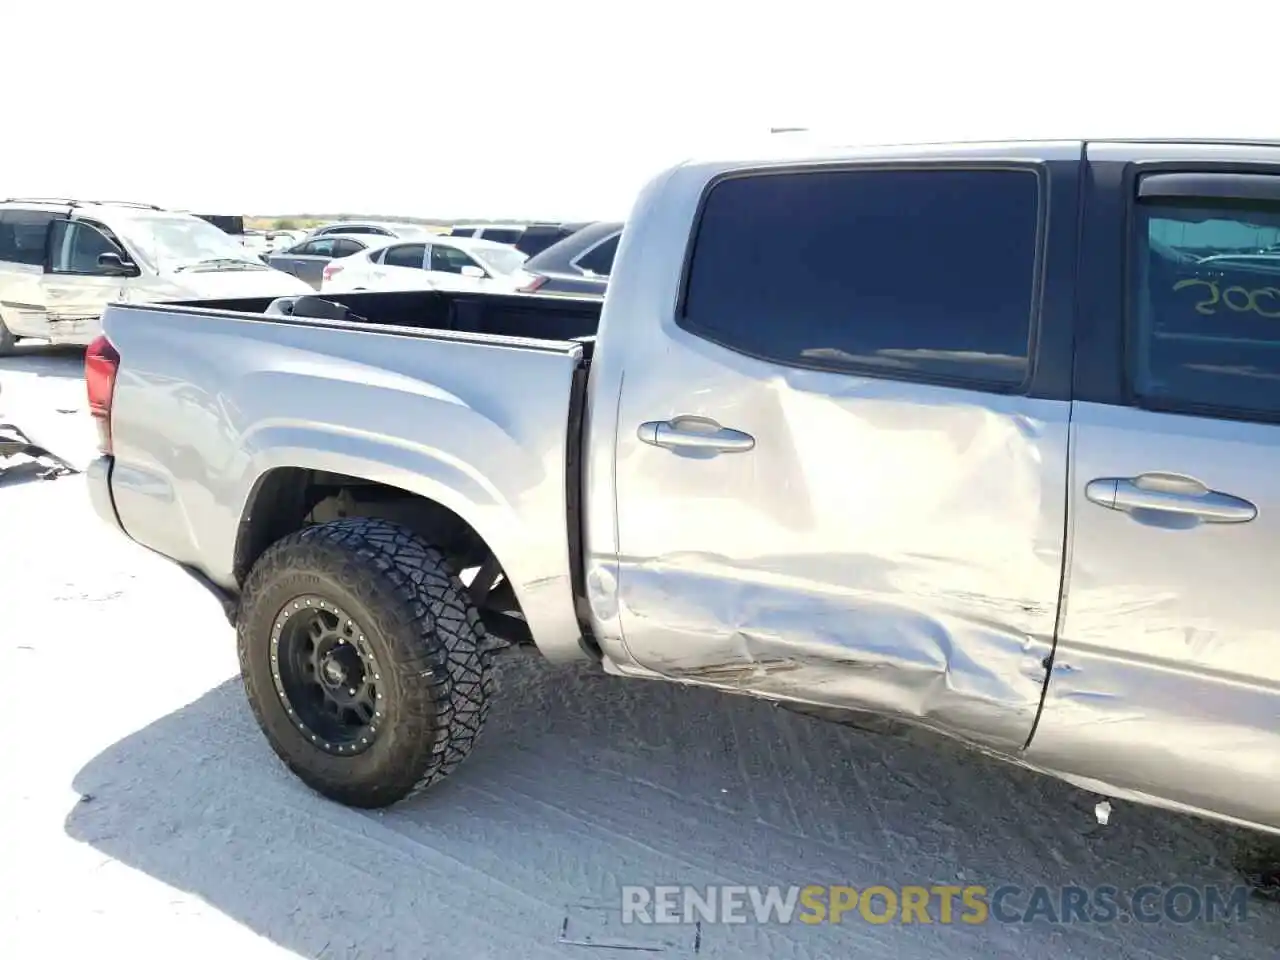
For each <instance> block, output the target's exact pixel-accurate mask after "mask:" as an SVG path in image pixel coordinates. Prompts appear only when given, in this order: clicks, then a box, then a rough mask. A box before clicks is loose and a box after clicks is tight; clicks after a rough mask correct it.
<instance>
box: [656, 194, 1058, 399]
mask: <svg viewBox="0 0 1280 960" xmlns="http://www.w3.org/2000/svg"><path fill="white" fill-rule="evenodd" d="M1039 189H1040V187H1039V180H1038V178H1037V176H1036V175H1035V174H1034V173H1033V172H1031V171H1029V170H1028V171H1023V170H979V169H970V170H954V169H953V170H902V169H899V170H847V171H822V172H796V173H787V174H767V175H766V174H761V175H755V176H746V177H736V178H733V179H728V180H725V181H723V182H721V183H719V184H717V185H716V186H715V187H714V188H713V189H712V190H711V192H710V194H709V195H708V197H707V200H706V202H705V204H704V208H703V213H702V217H701V220H700V222H699V226H698V232H697V239H696V243H695V248H694V252H693V257H692V261H691V267H690V273H689V280H688V284H687V289H686V294H685V302H684V309H683V315H682V318H681V324H682V325H683V326H685V327H686V328H687V329H688V330H690V331H691V332H693V333H696V334H698V335H700V336H702V337H705V338H706V339H708V340H712V341H714V342H716V343H719V344H721V345H723V346H726V347H729V348H730V349H734V350H738V351H740V352H742V353H747V354H750V355H752V356H755V357H759V358H762V359H765V360H769V361H773V362H777V363H781V364H786V365H791V366H802V367H815V368H820V369H832V370H837V371H848V372H865V373H868V374H872V375H875V374H877V373H880V374H883V375H886V376H891V377H897V378H912V377H919V378H923V379H927V380H940V381H942V382H950V381H965V382H977V383H983V384H988V385H991V386H993V387H996V388H1009V387H1012V386H1015V385H1017V384H1021V383H1023V382H1024V381H1025V380H1026V379H1027V375H1028V371H1029V354H1030V350H1029V341H1030V334H1031V327H1032V315H1033V295H1034V289H1035V265H1036V261H1037V238H1038V233H1039V229H1038V224H1039V209H1038V208H1039Z"/></svg>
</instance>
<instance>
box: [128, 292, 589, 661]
mask: <svg viewBox="0 0 1280 960" xmlns="http://www.w3.org/2000/svg"><path fill="white" fill-rule="evenodd" d="M104 320H105V327H106V333H107V335H108V336H109V337H110V339H111V341H112V342H113V343H114V344H115V345H116V347H117V349H118V350H119V352H120V355H121V365H120V373H119V378H118V381H117V386H116V394H115V401H114V405H113V417H112V427H113V438H114V452H115V466H114V469H113V472H112V492H113V494H114V498H115V504H116V508H117V510H118V512H119V516H120V521H121V524H122V526H123V527H124V529H125V530H126V531H127V532H128V534H129V535H130V536H131V537H132V538H133V539H135V540H137V541H139V542H140V543H142V544H144V545H145V546H148V547H150V548H152V549H154V550H156V551H158V552H160V553H162V554H164V555H166V556H168V557H170V558H172V559H174V560H176V561H178V562H179V563H183V564H187V565H189V566H192V567H194V568H196V569H198V570H200V571H201V572H203V573H204V574H206V575H207V576H208V577H209V578H210V579H211V580H213V581H214V582H215V583H217V584H219V585H221V586H223V587H226V588H231V589H234V588H235V587H236V584H235V576H234V571H233V563H234V552H235V540H236V535H237V530H238V528H239V523H240V519H241V517H242V515H243V514H244V511H245V509H246V506H247V504H248V501H249V497H250V494H251V491H252V490H253V489H254V487H255V484H256V483H257V482H258V480H259V479H260V478H261V477H262V476H264V475H265V474H266V473H267V472H268V471H270V470H272V469H274V468H277V467H300V468H304V469H314V470H325V471H332V472H336V473H342V474H348V475H351V476H354V477H359V478H362V479H366V480H372V481H376V482H379V483H383V484H388V485H391V486H395V487H400V488H402V489H404V490H406V491H409V492H411V493H415V494H418V495H420V496H423V497H426V498H428V499H431V500H434V501H436V502H438V503H440V504H442V505H443V506H445V507H448V508H449V509H451V510H453V511H454V512H455V513H457V514H458V515H459V516H461V517H462V518H464V519H465V520H466V521H467V522H468V523H470V524H471V525H472V526H473V527H474V528H475V529H476V531H477V532H478V533H479V534H480V535H481V536H482V537H483V538H484V539H485V540H486V542H487V543H488V544H489V546H490V547H491V549H492V550H493V551H494V553H495V554H496V556H497V557H498V559H499V561H500V562H501V563H502V565H503V568H504V570H505V571H506V573H507V575H508V576H509V578H510V580H511V583H512V586H513V588H514V589H515V592H516V596H517V598H518V600H519V601H520V604H521V609H522V610H523V611H524V613H525V615H526V617H527V619H528V622H529V625H530V628H531V630H532V631H533V632H534V634H535V636H537V637H538V638H540V639H544V640H545V643H546V647H547V650H548V652H549V653H550V654H551V655H552V656H554V655H555V654H556V652H557V648H556V643H557V641H560V642H561V643H562V644H563V649H564V650H565V651H566V653H567V654H568V655H570V656H575V655H580V651H579V650H578V648H577V638H578V636H579V634H580V630H579V629H578V626H577V622H576V617H575V613H574V609H573V599H572V588H571V578H570V573H569V554H568V538H567V536H566V524H565V502H566V471H565V464H566V453H567V446H566V443H567V424H568V416H569V401H570V394H571V389H570V388H571V382H572V378H573V375H574V371H575V369H576V368H577V367H578V365H579V363H580V362H581V347H580V346H576V345H571V344H559V345H556V344H554V343H550V342H542V341H525V340H515V339H504V338H492V337H483V336H479V335H473V336H467V335H458V334H439V333H423V332H421V331H407V330H404V331H400V332H396V331H395V330H394V329H393V328H383V329H379V330H377V331H372V332H371V331H370V330H368V329H353V328H350V327H342V326H333V325H314V326H313V325H309V324H306V323H299V322H274V321H271V320H269V319H263V318H261V317H249V316H244V315H236V314H231V313H225V312H213V311H199V310H181V309H178V310H165V309H162V308H158V307H156V308H152V307H143V308H135V307H125V306H113V307H111V308H109V310H108V311H107V314H106V316H105V318H104Z"/></svg>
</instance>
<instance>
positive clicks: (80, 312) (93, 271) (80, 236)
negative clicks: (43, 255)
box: [43, 220, 137, 341]
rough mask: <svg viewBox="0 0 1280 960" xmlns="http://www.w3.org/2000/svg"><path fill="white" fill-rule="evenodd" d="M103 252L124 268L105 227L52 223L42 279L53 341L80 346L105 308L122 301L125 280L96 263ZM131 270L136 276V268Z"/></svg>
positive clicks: (124, 256)
mask: <svg viewBox="0 0 1280 960" xmlns="http://www.w3.org/2000/svg"><path fill="white" fill-rule="evenodd" d="M104 253H113V254H115V255H116V256H118V257H119V258H120V259H121V261H123V262H124V263H125V264H129V263H130V258H129V254H128V253H127V252H126V251H125V249H124V247H123V246H121V245H120V243H119V242H118V241H117V240H116V239H115V237H114V236H113V235H112V234H111V232H110V230H109V229H108V228H107V227H106V226H105V225H103V224H99V223H94V222H91V221H88V220H55V221H54V222H53V225H52V226H51V228H50V230H49V261H48V272H47V273H46V274H45V276H44V280H43V286H44V291H45V303H46V305H47V308H48V313H49V329H50V336H51V337H52V338H53V339H55V340H59V339H68V340H73V341H83V340H84V339H85V338H86V337H92V336H95V335H96V333H97V331H98V326H99V324H98V321H99V318H100V317H101V316H102V311H103V310H105V309H106V306H107V304H108V303H110V302H112V301H113V300H124V299H125V298H126V293H125V288H126V286H127V285H128V283H129V277H128V276H125V275H123V274H122V273H121V272H120V271H119V270H118V269H112V268H109V267H104V266H103V265H101V264H100V263H99V262H98V258H99V257H100V256H101V255H102V254H104ZM131 271H132V272H131V275H132V276H136V275H137V268H136V267H131Z"/></svg>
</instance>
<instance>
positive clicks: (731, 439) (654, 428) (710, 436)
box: [636, 417, 756, 453]
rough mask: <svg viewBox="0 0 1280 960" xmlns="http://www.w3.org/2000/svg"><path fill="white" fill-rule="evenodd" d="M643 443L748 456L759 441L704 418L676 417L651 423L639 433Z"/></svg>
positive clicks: (644, 425)
mask: <svg viewBox="0 0 1280 960" xmlns="http://www.w3.org/2000/svg"><path fill="white" fill-rule="evenodd" d="M636 435H637V436H638V437H639V438H640V439H641V440H642V441H643V442H644V443H648V444H651V445H653V446H655V447H665V448H666V449H668V450H672V449H676V448H679V449H684V450H708V451H711V452H713V453H745V452H746V451H748V450H751V449H753V448H754V447H755V445H756V438H755V437H753V436H751V434H749V433H743V432H742V431H741V430H733V429H730V428H729V427H722V426H720V424H718V423H716V422H715V421H714V420H709V419H707V418H705V417H676V418H675V419H674V420H648V421H646V422H644V423H642V424H640V427H639V428H638V429H637V430H636Z"/></svg>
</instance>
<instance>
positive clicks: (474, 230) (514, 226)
mask: <svg viewBox="0 0 1280 960" xmlns="http://www.w3.org/2000/svg"><path fill="white" fill-rule="evenodd" d="M524 231H525V227H524V224H522V223H458V224H455V225H454V226H452V227H450V228H449V230H448V231H447V232H446V233H445V236H447V237H473V238H474V239H476V240H492V241H493V242H494V243H506V244H510V245H511V246H515V244H516V243H517V242H518V241H519V240H520V237H521V236H523V235H524Z"/></svg>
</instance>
